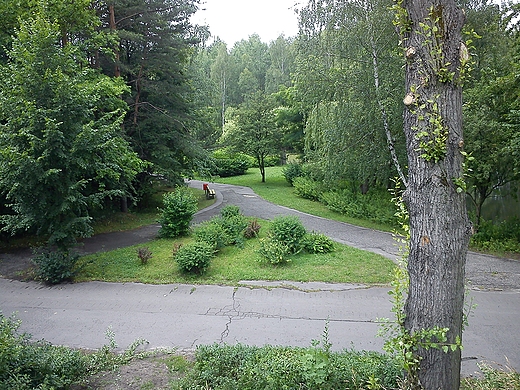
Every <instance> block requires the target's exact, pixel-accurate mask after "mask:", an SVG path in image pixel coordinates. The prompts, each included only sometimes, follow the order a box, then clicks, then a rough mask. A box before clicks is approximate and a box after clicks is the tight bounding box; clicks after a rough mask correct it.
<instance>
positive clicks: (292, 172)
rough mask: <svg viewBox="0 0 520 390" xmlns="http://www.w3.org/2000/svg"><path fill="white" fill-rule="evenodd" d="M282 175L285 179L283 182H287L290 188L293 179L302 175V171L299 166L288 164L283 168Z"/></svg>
mask: <svg viewBox="0 0 520 390" xmlns="http://www.w3.org/2000/svg"><path fill="white" fill-rule="evenodd" d="M282 174H283V176H284V177H285V180H287V183H289V184H290V185H291V186H292V185H293V181H294V179H296V178H297V177H300V176H302V175H303V169H302V166H301V164H298V163H290V164H287V165H286V166H285V167H284V168H283V170H282Z"/></svg>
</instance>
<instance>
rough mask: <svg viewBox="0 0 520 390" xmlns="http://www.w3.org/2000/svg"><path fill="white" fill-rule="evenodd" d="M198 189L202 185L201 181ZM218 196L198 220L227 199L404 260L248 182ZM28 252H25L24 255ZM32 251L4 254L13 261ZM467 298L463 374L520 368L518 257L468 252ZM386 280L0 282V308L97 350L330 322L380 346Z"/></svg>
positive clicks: (237, 337) (139, 236)
mask: <svg viewBox="0 0 520 390" xmlns="http://www.w3.org/2000/svg"><path fill="white" fill-rule="evenodd" d="M189 184H190V186H193V187H197V188H202V182H198V181H191V182H190V183H189ZM211 187H212V188H214V189H215V190H216V191H217V201H216V203H215V204H214V205H213V206H211V207H209V208H207V209H204V210H201V211H200V212H199V213H197V214H196V215H195V218H194V223H198V222H201V221H204V220H207V219H209V218H211V217H213V216H215V215H218V214H219V212H220V209H221V208H222V207H223V206H225V205H226V204H235V205H237V206H239V207H240V208H241V210H242V212H243V213H244V214H245V215H247V216H254V217H257V218H262V219H272V218H273V217H275V216H276V215H288V214H294V215H298V216H299V217H300V219H301V220H302V222H303V224H304V225H305V226H306V227H307V229H309V230H314V231H319V232H323V233H325V234H327V235H328V236H329V237H331V238H333V239H334V240H336V241H338V242H341V243H344V244H347V245H351V246H353V247H357V248H361V249H365V250H369V251H372V252H375V253H379V254H381V255H383V256H385V257H388V258H390V259H394V260H395V259H396V257H397V255H398V254H397V248H396V246H395V244H394V240H393V238H392V235H391V234H387V233H382V232H378V231H375V230H371V229H365V228H359V227H356V226H353V225H349V224H345V223H340V222H335V221H329V220H325V219H323V218H319V217H315V216H311V215H308V214H305V213H300V212H298V211H295V210H292V209H289V208H285V207H280V206H277V205H274V204H271V203H269V202H266V201H265V200H263V199H262V198H260V197H259V196H257V195H256V194H255V193H254V192H253V191H252V190H251V189H249V188H247V187H237V186H230V185H223V184H214V183H212V184H211ZM157 229H158V226H149V227H146V228H143V229H137V230H134V231H132V232H126V233H111V234H106V235H100V236H95V237H92V238H91V239H88V240H85V241H84V246H83V248H82V250H83V252H84V253H92V252H97V251H100V250H110V249H114V248H117V247H122V246H127V245H131V244H137V243H142V242H146V241H148V240H150V239H153V238H154V237H155V235H156V232H157ZM25 255H26V254H25ZM16 256H20V257H21V256H24V253H16V254H0V260H1V261H3V262H15V261H16V258H17V257H16ZM467 263H468V266H467V271H466V273H467V277H468V285H469V286H470V289H469V293H468V295H469V297H470V298H471V300H472V303H473V304H476V305H477V307H476V308H475V309H474V310H473V311H472V312H471V315H470V318H469V325H468V327H467V329H466V330H465V332H464V336H463V342H464V350H463V370H462V371H463V373H464V374H466V375H467V374H471V373H473V372H475V371H476V370H477V366H476V364H477V363H478V362H481V361H485V362H489V363H496V364H500V365H503V366H510V367H512V368H514V369H516V370H518V371H520V338H519V337H518V330H519V324H520V310H519V309H520V262H518V261H515V260H507V259H499V258H495V257H491V256H484V255H479V254H476V253H470V254H469V255H468V262H467ZM388 290H389V289H388V288H387V287H369V286H362V285H342V284H328V283H295V282H287V281H285V282H284V281H280V282H276V283H273V282H262V281H243V282H242V283H241V285H240V287H230V286H198V285H181V284H173V285H144V284H138V283H121V284H119V283H101V282H89V283H75V284H63V285H59V286H53V287H49V286H45V285H42V284H39V283H35V282H29V283H27V282H20V281H16V280H11V279H6V278H4V279H0V310H1V311H2V312H3V313H4V315H8V314H10V313H14V312H16V313H17V317H18V318H19V319H21V320H22V326H21V330H23V331H26V332H28V333H30V334H32V335H33V337H34V338H35V339H41V338H43V339H45V340H47V341H49V342H51V343H53V344H59V345H68V346H71V347H78V348H89V349H97V348H100V347H101V346H102V345H103V344H104V343H106V342H107V339H106V337H105V334H106V332H107V330H110V331H111V332H114V334H115V339H116V342H117V343H118V344H119V346H120V348H126V347H127V346H128V345H130V344H131V343H132V342H133V341H135V340H137V339H139V338H142V339H146V340H147V341H148V344H147V348H159V347H167V348H172V347H173V348H179V349H193V348H195V347H196V346H197V345H200V344H211V343H215V342H216V343H221V342H223V343H230V344H234V343H244V344H251V345H264V344H271V345H294V346H308V345H310V343H311V340H313V339H320V338H321V335H322V333H323V330H324V329H325V326H326V324H328V327H329V341H330V342H331V343H332V345H333V349H335V350H341V349H344V348H356V349H367V350H378V351H380V350H381V348H382V344H383V340H382V339H381V338H380V337H377V336H376V334H377V330H378V328H379V319H380V318H391V312H390V309H391V304H390V301H389V296H388Z"/></svg>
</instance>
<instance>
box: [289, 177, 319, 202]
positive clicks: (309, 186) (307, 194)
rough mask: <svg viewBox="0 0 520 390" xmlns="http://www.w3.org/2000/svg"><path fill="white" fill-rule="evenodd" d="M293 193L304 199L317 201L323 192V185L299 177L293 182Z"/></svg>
mask: <svg viewBox="0 0 520 390" xmlns="http://www.w3.org/2000/svg"><path fill="white" fill-rule="evenodd" d="M293 186H294V193H295V194H296V195H297V196H299V197H301V198H304V199H310V200H315V201H317V200H319V199H320V197H321V194H322V192H323V184H321V182H317V181H314V180H312V179H310V178H308V177H304V176H300V177H296V178H295V179H294V180H293Z"/></svg>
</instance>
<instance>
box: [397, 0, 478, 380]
mask: <svg viewBox="0 0 520 390" xmlns="http://www.w3.org/2000/svg"><path fill="white" fill-rule="evenodd" d="M395 9H396V16H397V17H396V25H397V27H398V30H399V32H400V33H401V37H402V43H403V46H404V48H403V49H404V52H405V60H406V84H405V86H406V91H407V95H406V96H405V99H404V104H405V106H406V108H405V114H404V131H405V135H406V142H407V154H408V166H409V170H408V171H409V176H408V186H407V189H406V191H405V193H404V196H403V199H404V201H405V203H406V205H407V208H408V212H409V216H410V252H409V259H408V273H409V278H410V287H409V292H408V297H407V301H406V305H405V314H406V320H405V326H406V328H407V329H408V331H409V332H411V333H412V334H413V333H415V332H417V331H419V330H421V329H431V328H433V327H436V326H438V327H441V328H449V332H448V334H447V337H448V340H447V342H448V343H450V344H456V343H457V338H458V337H461V336H462V326H463V309H464V276H465V275H464V270H465V264H466V254H467V248H468V242H469V238H470V232H471V225H470V222H469V220H468V216H467V211H466V201H465V193H464V191H463V190H462V189H461V187H460V185H459V184H460V181H461V180H462V178H463V161H464V153H463V146H464V139H463V135H462V88H461V72H463V70H462V66H463V62H464V61H463V59H462V60H461V53H464V49H465V47H463V45H464V44H463V43H462V36H461V30H462V26H463V24H464V14H463V12H462V11H461V10H460V9H459V8H457V6H456V3H455V1H454V0H436V1H432V0H414V1H411V0H407V1H406V0H405V1H400V2H397V4H396V6H395ZM418 355H419V357H420V359H421V363H420V371H419V379H420V383H421V385H422V386H423V387H424V388H425V389H427V390H429V389H432V390H433V389H435V390H437V389H445V390H449V389H458V388H459V384H460V363H461V351H460V349H459V348H456V349H455V351H453V350H452V349H451V348H450V349H449V351H448V352H444V351H442V350H441V349H435V348H430V349H428V350H426V349H420V350H419V351H418Z"/></svg>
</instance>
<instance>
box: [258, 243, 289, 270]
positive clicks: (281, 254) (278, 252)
mask: <svg viewBox="0 0 520 390" xmlns="http://www.w3.org/2000/svg"><path fill="white" fill-rule="evenodd" d="M258 253H260V255H261V256H262V257H263V259H264V260H266V261H267V262H269V263H270V264H272V265H280V264H285V263H288V262H289V256H290V254H291V253H290V249H289V247H288V246H287V245H285V244H284V243H281V242H279V241H275V240H273V239H269V238H268V239H264V240H262V241H261V242H260V248H259V249H258Z"/></svg>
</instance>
